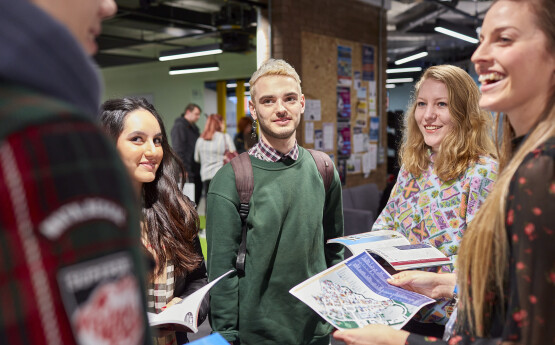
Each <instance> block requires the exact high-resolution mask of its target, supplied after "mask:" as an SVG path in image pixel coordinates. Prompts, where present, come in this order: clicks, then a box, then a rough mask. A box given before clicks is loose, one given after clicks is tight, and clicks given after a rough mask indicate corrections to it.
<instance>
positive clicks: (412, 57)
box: [395, 52, 428, 65]
mask: <svg viewBox="0 0 555 345" xmlns="http://www.w3.org/2000/svg"><path fill="white" fill-rule="evenodd" d="M425 56H428V52H420V53H417V54H414V55H411V56H407V57H406V58H402V59H399V60H397V61H395V64H396V65H402V64H404V63H406V62H409V61H412V60H416V59H420V58H423V57H425Z"/></svg>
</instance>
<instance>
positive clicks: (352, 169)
mask: <svg viewBox="0 0 555 345" xmlns="http://www.w3.org/2000/svg"><path fill="white" fill-rule="evenodd" d="M361 161H362V156H361V155H351V157H349V159H347V173H349V174H357V173H359V172H361Z"/></svg>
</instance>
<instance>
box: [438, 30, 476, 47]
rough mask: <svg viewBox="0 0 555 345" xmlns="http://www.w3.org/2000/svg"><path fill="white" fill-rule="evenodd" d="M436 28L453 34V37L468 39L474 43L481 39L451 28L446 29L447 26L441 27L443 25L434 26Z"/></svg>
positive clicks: (445, 33)
mask: <svg viewBox="0 0 555 345" xmlns="http://www.w3.org/2000/svg"><path fill="white" fill-rule="evenodd" d="M434 30H435V31H437V32H441V33H442V34H444V35H448V36H451V37H455V38H458V39H460V40H463V41H466V42H470V43H474V44H476V43H478V42H479V41H478V40H477V39H476V38H474V37H470V36H468V35H463V34H461V33H459V32H456V31H453V30H449V29H446V28H444V27H441V26H436V27H435V28H434Z"/></svg>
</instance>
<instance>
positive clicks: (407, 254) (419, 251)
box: [328, 230, 451, 271]
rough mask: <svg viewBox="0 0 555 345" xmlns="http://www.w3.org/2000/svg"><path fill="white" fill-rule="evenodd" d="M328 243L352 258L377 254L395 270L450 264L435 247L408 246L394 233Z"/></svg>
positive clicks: (354, 236) (389, 232)
mask: <svg viewBox="0 0 555 345" xmlns="http://www.w3.org/2000/svg"><path fill="white" fill-rule="evenodd" d="M328 243H340V244H342V245H344V246H346V247H347V248H348V249H349V250H350V251H351V253H353V255H354V256H356V255H358V254H360V253H362V252H365V251H367V252H369V253H370V254H375V255H378V256H379V257H381V258H382V259H384V260H385V261H387V263H388V264H390V265H391V267H393V268H394V269H395V270H397V271H400V270H407V269H413V268H422V267H431V266H443V265H448V264H450V263H451V260H450V259H449V258H448V257H446V256H445V254H443V253H442V252H440V251H439V250H438V249H437V248H436V247H434V246H431V245H429V244H426V243H420V244H410V242H409V240H408V239H407V238H406V237H405V236H403V235H402V234H400V233H398V232H397V231H393V230H378V231H370V232H365V233H362V234H356V235H350V236H345V237H338V238H333V239H331V240H328Z"/></svg>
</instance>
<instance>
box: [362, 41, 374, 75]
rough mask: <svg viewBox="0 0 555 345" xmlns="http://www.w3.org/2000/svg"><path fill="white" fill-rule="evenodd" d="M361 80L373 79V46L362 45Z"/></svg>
mask: <svg viewBox="0 0 555 345" xmlns="http://www.w3.org/2000/svg"><path fill="white" fill-rule="evenodd" d="M362 80H368V81H369V80H375V78H374V47H373V46H370V45H366V44H363V45H362Z"/></svg>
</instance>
